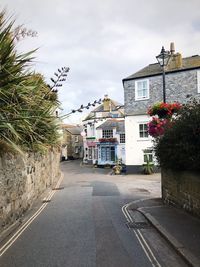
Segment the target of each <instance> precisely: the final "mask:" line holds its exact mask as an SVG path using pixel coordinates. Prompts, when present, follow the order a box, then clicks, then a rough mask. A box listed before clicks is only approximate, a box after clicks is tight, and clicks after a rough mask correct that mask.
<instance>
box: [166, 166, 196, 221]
mask: <svg viewBox="0 0 200 267" xmlns="http://www.w3.org/2000/svg"><path fill="white" fill-rule="evenodd" d="M162 198H163V200H164V201H165V202H166V203H169V204H173V205H175V206H179V207H181V208H183V209H185V210H187V211H189V212H191V213H193V214H195V215H197V216H199V217H200V174H199V173H190V172H174V171H173V172H172V171H166V170H165V171H162Z"/></svg>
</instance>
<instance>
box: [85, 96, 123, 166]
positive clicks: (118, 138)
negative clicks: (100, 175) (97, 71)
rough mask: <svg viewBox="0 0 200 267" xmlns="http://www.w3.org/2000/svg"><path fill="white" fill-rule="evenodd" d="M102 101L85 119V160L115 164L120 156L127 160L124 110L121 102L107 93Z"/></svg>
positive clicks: (94, 162) (87, 161)
mask: <svg viewBox="0 0 200 267" xmlns="http://www.w3.org/2000/svg"><path fill="white" fill-rule="evenodd" d="M102 102H103V104H101V105H99V106H98V107H97V108H95V109H94V110H93V111H92V112H90V114H89V115H88V116H87V117H86V118H85V119H84V121H83V125H84V129H85V136H84V158H83V162H85V163H89V164H98V165H106V164H109V165H114V164H115V162H116V160H117V159H119V158H123V160H124V161H125V151H124V150H125V145H124V142H125V130H124V110H123V106H122V105H121V104H120V103H117V102H116V101H114V100H112V99H110V98H108V96H107V95H105V97H104V99H103V101H102ZM122 142H123V143H122ZM122 147H124V148H122Z"/></svg>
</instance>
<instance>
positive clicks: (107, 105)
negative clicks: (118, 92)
mask: <svg viewBox="0 0 200 267" xmlns="http://www.w3.org/2000/svg"><path fill="white" fill-rule="evenodd" d="M103 110H104V111H110V98H108V95H105V96H104V99H103Z"/></svg>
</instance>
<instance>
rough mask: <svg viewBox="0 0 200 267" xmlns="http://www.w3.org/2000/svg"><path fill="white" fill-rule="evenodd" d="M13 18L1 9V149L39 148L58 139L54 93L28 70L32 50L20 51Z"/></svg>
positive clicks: (54, 142)
mask: <svg viewBox="0 0 200 267" xmlns="http://www.w3.org/2000/svg"><path fill="white" fill-rule="evenodd" d="M13 23H14V22H13V21H9V20H7V19H6V15H5V11H2V12H0V150H1V151H4V150H6V151H7V150H11V151H18V152H21V153H22V151H25V150H33V151H37V150H41V149H44V148H46V147H49V146H51V145H55V144H57V143H58V131H57V129H58V125H57V118H56V117H55V115H54V110H55V108H56V107H57V106H58V105H59V102H58V100H57V94H56V93H55V92H52V91H51V90H50V88H49V87H48V86H47V84H46V83H45V82H44V79H43V77H42V76H41V75H40V74H35V73H33V72H31V71H30V70H29V68H30V64H31V61H32V59H33V57H32V55H33V53H34V50H33V51H30V52H28V53H26V54H19V53H17V50H16V45H15V36H14V34H13Z"/></svg>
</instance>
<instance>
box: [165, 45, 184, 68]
mask: <svg viewBox="0 0 200 267" xmlns="http://www.w3.org/2000/svg"><path fill="white" fill-rule="evenodd" d="M170 54H171V58H170V61H169V65H168V67H167V69H168V70H175V69H180V68H182V55H181V54H180V53H175V45H174V43H170Z"/></svg>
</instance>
